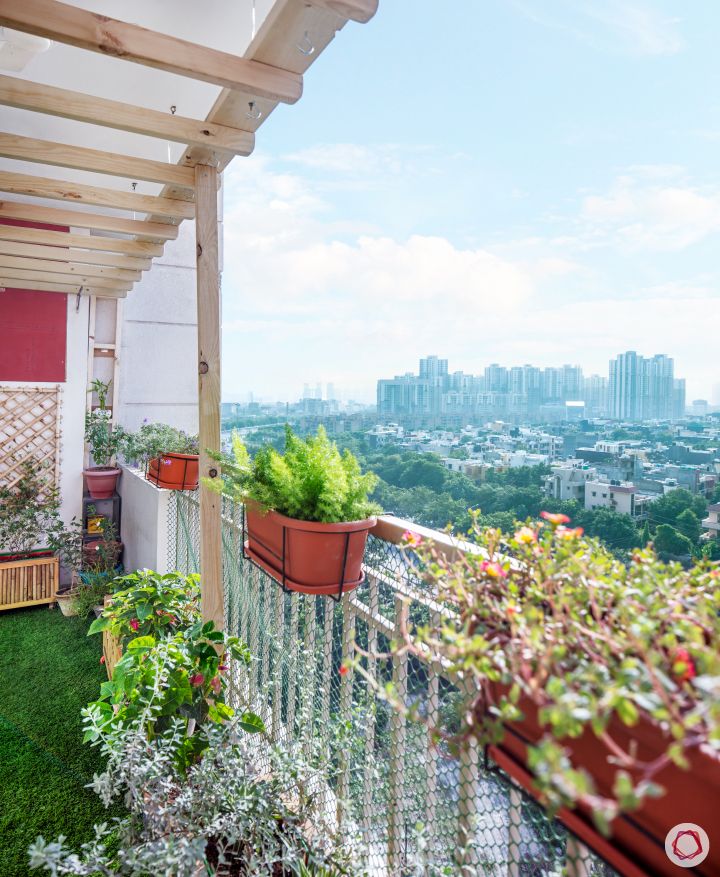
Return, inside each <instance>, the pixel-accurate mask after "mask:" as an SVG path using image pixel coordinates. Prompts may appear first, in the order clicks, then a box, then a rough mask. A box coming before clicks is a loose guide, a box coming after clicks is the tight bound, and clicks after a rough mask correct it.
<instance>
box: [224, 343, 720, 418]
mask: <svg viewBox="0 0 720 877" xmlns="http://www.w3.org/2000/svg"><path fill="white" fill-rule="evenodd" d="M627 353H633V354H636V355H637V357H638V359H640V360H643V359H644V360H648V359H657V358H658V357H662V358H664V359H667V360H669V361H670V362H671V363H672V364H673V365H674V366H676V365H677V363H676V360H675V358H674V357H673V356H671V355H668V354H667V353H661V354H649V355H647V356H646V355H644V354H643V353H642V352H638V351H623V352H621V353H617V354H613V355H611V356H608V358H607V360H606V367H605V371H604V373H602V374H600V373H598V372H596V371H591V370H589V369H587V368H585V367H584V366H583V364H582V363H580V362H575V363H558V362H555V363H553V364H551V365H545V366H543V365H537V364H535V363H527V362H525V363H512V364H511V363H489V362H488V363H485V364H478V365H477V366H476V368H475V369H474V370H472V371H470V370H466V369H463V368H455V367H453V369H452V371H450V372H449V373H450V374H453V373H461V372H462V373H465V374H467V375H479V374H483V373H486V372H487V370H488V369H491V368H493V367H499V368H502V369H505V370H507V371H508V372H511V371H513V370H514V371H518V370H522V369H524V368H533V369H538V370H539V371H541V372H542V371H544V370H550V371H552V370H560V369H563V368H572V369H575V368H577V369H579V370H580V372H581V373H582V375H583V377H584V379H585V380H586V381H592V380H593V379H595V378H598V377H600V378H602V379H604V380H605V382H606V387H605V391H606V393H609V392H610V379H611V372H612V365H613V362H614V361H615V360H616V359H617V358H619V357H622V356H625V355H626V354H627ZM431 359H437V360H440V361H445V362H449V361H450V360H452V362H453V366H454V365H455V357H451V356H447V357H440V356H438V355H437V354H426V355H425V356H415V357H414V359H413V360H412V362H413V364H417V363H418V362H419V363H420V364H421V365H420V367H422V364H423V363H425V362H426V361H427V360H431ZM409 374H414V373H413V372H412V371H411V370H410V369H409V368H405V369H404V370H401V371H398V372H397V373H396V374H395V375H393V377H394V378H396V377H402V376H405V375H409ZM674 376H675V378H676V379H678V378H679V380H681V381H683V383H684V384H686V379H685V378H684V377H682V376H678V375H677V374H675V375H674ZM384 377H385V378H387V375H386V376H383V375H380V374H378V375H377V377H375V378H374V379H369V380H370V383H369V384H368V386H367V388H366V389H365V390H364V392H360V393H358V392H356V391H353V390H349V389H348V388H347V387H343V386H341V385H338V384H337V383H336V382H335V381H328V380H325V379H324V378H323V377H319V378H316V379H313V380H305V379H302V380H300V381H298V383H297V387H295V386H294V385H293V387H292V388H290V389H289V390H288V392H287V394H286V395H284V396H280V395H278V396H274V395H272V394H270V395H267V394H262V393H258V392H256V391H255V390H253V389H249V390H248V391H246V392H245V393H241V394H237V393H236V394H233V393H227V392H225V391H223V401H230V402H237V403H240V402H243V403H244V402H248V401H263V402H270V403H273V402H280V403H286V402H289V403H293V402H296V401H298V400H300V399H303V398H316V399H326V400H333V401H339V402H347V401H353V402H358V403H367V404H370V405H372V404H374V403H375V402H376V399H377V382H378V381H379V380H383V378H384ZM518 391H519V389H518V388H516V389H515V392H518ZM576 395H577V399H576V400H573V401H579V400H581V399H582V393H579V394H576ZM568 398H570V397H568ZM696 399H698V400H699V399H702V400H705V401H707V402H708V404H709V405H710V406H711V407H712V406H720V384H713V386H712V393H711V394H710V395H708V396H695V395H691V394H690V392H689V391H688V390H687V387H685V400H686V405H687V406H688V407H689V406H690V404H691V403H692V402H693V401H695V400H696ZM609 404H610V401H609V399H608V405H609Z"/></svg>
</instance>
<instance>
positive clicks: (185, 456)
mask: <svg viewBox="0 0 720 877" xmlns="http://www.w3.org/2000/svg"><path fill="white" fill-rule="evenodd" d="M124 453H125V457H126V458H127V459H129V460H134V461H135V462H136V463H138V464H139V465H141V466H142V467H143V468H144V469H145V477H146V478H147V480H148V481H151V482H152V483H153V484H155V485H156V486H157V487H162V488H164V489H166V490H196V489H197V486H198V461H199V455H198V440H197V436H193V435H189V434H188V433H186V432H183V431H182V430H181V429H176V428H175V427H174V426H168V425H167V424H165V423H144V424H143V425H142V426H141V427H140V429H139V430H138V431H137V432H136V433H133V434H129V435H127V438H126V442H125V451H124Z"/></svg>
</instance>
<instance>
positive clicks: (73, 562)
mask: <svg viewBox="0 0 720 877" xmlns="http://www.w3.org/2000/svg"><path fill="white" fill-rule="evenodd" d="M47 542H48V545H49V546H50V548H51V549H52V550H53V552H54V553H55V556H56V557H57V558H58V559H59V561H60V563H61V564H62V566H63V567H64V568H65V569H66V570H67V571H68V572H69V573H70V584H69V586H67V587H65V588H60V589H58V592H57V594H56V595H55V599H56V601H57V604H58V606H59V607H60V611H61V612H62V614H63V615H65V616H66V617H71V616H74V615H78V614H82V613H81V612H80V610H81V605H80V604H81V603H82V600H79V599H78V598H79V585H80V570H81V568H82V563H83V530H82V522H81V521H79V520H78V519H77V518H73V519H72V521H70V523H69V524H68V525H67V526H66V525H65V524H64V523H63V522H62V521H61V519H60V517H59V515H58V516H57V517H56V518H55V520H54V521H53V522H52V523H51V525H50V527H49V528H48V531H47Z"/></svg>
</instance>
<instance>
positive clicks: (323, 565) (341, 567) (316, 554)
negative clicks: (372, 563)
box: [245, 505, 376, 596]
mask: <svg viewBox="0 0 720 877" xmlns="http://www.w3.org/2000/svg"><path fill="white" fill-rule="evenodd" d="M245 515H246V523H247V533H248V539H247V542H246V543H245V548H246V550H247V552H248V554H249V555H250V557H251V558H252V560H254V561H255V563H257V564H258V566H260V567H262V568H263V569H264V570H265V571H266V572H267V573H268V574H269V575H271V576H272V577H273V578H274V579H276V580H277V581H279V582H281V583H282V584H283V585H284V586H285V587H286V588H288V589H289V590H291V591H299V592H300V593H302V594H326V595H330V596H333V595H339V594H341V593H344V592H345V591H352V590H353V589H354V588H357V586H358V585H359V584H360V583H361V582H362V580H363V571H362V562H363V556H364V554H365V544H366V542H367V537H368V532H369V531H370V530H371V528H372V527H374V526H375V521H376V519H375V518H367V519H365V520H363V521H350V522H348V523H342V524H319V523H316V522H314V521H298V520H295V519H294V518H287V517H285V515H280V514H278V513H277V512H273V511H269V512H262V511H261V510H260V509H259V508H258V507H253V506H252V505H249V506H247V507H246V510H245Z"/></svg>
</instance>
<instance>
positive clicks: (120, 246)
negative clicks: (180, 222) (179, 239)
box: [0, 225, 163, 258]
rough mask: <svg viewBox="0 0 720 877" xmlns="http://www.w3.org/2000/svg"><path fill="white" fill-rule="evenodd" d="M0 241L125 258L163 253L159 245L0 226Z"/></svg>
mask: <svg viewBox="0 0 720 877" xmlns="http://www.w3.org/2000/svg"><path fill="white" fill-rule="evenodd" d="M0 240H4V241H20V242H22V243H26V244H43V245H45V246H56V247H80V248H81V249H84V250H105V251H107V252H110V253H123V254H125V255H127V256H161V255H162V252H163V248H162V246H161V245H160V244H151V243H146V242H145V241H128V240H124V239H123V238H109V237H101V236H100V235H91V234H69V233H67V232H64V231H46V230H45V229H43V228H23V227H22V226H15V225H0ZM59 258H62V257H59Z"/></svg>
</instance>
